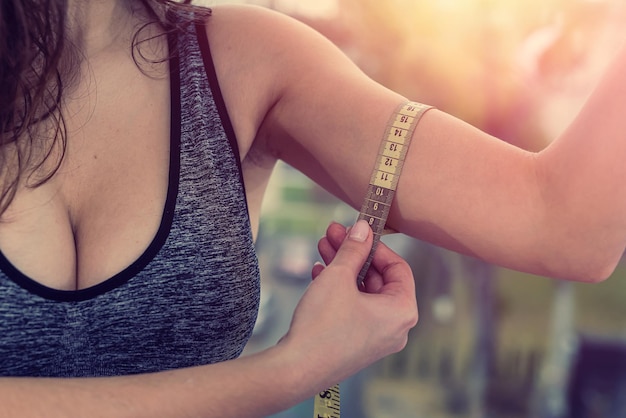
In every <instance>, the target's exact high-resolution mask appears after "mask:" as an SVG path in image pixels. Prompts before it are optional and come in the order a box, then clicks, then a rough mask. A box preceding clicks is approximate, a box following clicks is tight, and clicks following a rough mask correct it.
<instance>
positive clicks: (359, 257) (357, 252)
mask: <svg viewBox="0 0 626 418" xmlns="http://www.w3.org/2000/svg"><path fill="white" fill-rule="evenodd" d="M371 248H372V229H371V228H370V226H369V224H368V223H367V222H366V221H364V220H359V221H357V223H355V224H354V226H353V227H352V228H350V230H349V231H348V234H347V236H346V239H344V240H343V242H342V243H341V246H340V247H339V249H338V250H337V255H335V258H334V260H333V261H332V262H331V263H330V265H329V266H333V265H334V266H343V267H345V268H349V269H350V271H352V272H353V273H354V275H355V278H356V275H358V274H359V271H360V270H361V267H362V266H363V264H364V263H365V260H367V257H368V255H369V253H370V250H371Z"/></svg>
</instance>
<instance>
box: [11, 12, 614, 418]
mask: <svg viewBox="0 0 626 418" xmlns="http://www.w3.org/2000/svg"><path fill="white" fill-rule="evenodd" d="M125 4H126V3H125V2H123V1H122V0H120V1H117V2H115V1H93V2H87V1H79V0H76V1H74V2H71V7H72V10H74V11H76V14H75V15H74V16H75V20H74V21H73V24H74V25H73V26H71V28H72V31H73V32H72V34H73V35H74V36H75V37H76V38H77V41H80V42H78V43H79V44H80V45H81V47H82V49H83V52H84V60H83V62H82V67H81V73H80V74H81V77H80V78H79V81H78V83H77V84H76V85H74V86H72V89H71V90H70V91H69V93H68V96H67V98H66V101H65V102H64V109H63V110H64V112H65V114H66V115H67V118H68V132H69V138H68V141H69V149H68V152H67V155H66V159H65V160H64V162H63V166H62V167H61V170H60V171H59V173H58V174H57V175H56V176H55V177H54V178H53V179H52V180H51V181H50V182H49V183H47V184H45V185H44V186H42V187H39V188H37V189H34V190H32V189H26V188H22V189H21V190H20V191H19V193H18V196H17V198H16V199H15V201H14V202H13V204H12V205H11V207H10V208H9V210H8V211H7V212H6V213H5V214H4V215H3V222H2V223H0V249H2V252H3V253H4V254H5V255H6V257H7V258H8V259H9V260H10V261H11V262H12V263H13V264H14V265H15V266H16V267H18V268H19V269H21V270H22V271H23V272H24V273H25V274H27V275H28V276H30V277H31V278H33V279H34V280H37V281H39V282H40V283H42V284H44V285H46V286H49V287H52V288H55V289H64V290H75V289H84V288H87V287H90V286H93V285H95V284H97V283H100V282H102V281H104V280H106V279H107V278H109V277H111V276H112V275H114V274H115V273H117V272H119V271H121V270H122V269H124V267H126V266H128V265H129V264H130V263H132V262H133V261H134V260H135V259H136V258H137V257H138V256H139V255H140V254H141V253H142V252H143V251H144V250H145V248H146V247H147V245H148V244H149V242H150V241H151V240H152V238H153V236H154V234H155V232H156V230H157V227H158V224H159V222H160V219H161V216H162V209H163V205H164V201H165V194H166V189H167V173H168V157H169V112H170V109H169V80H168V79H167V77H166V74H167V71H166V67H163V68H155V69H154V71H156V72H157V73H158V72H160V73H161V74H162V77H156V78H155V77H146V76H145V74H143V73H142V72H141V71H139V69H138V68H137V67H136V65H135V63H134V62H133V61H132V59H131V57H130V52H129V50H128V45H129V39H130V37H131V36H132V33H133V30H134V28H135V27H136V25H137V24H138V23H139V22H138V21H137V16H136V15H132V14H130V11H129V9H128V7H127V6H125ZM207 31H208V35H209V39H210V40H211V44H212V48H213V54H214V58H215V61H216V69H217V73H218V78H219V80H220V85H221V87H222V90H223V93H224V97H225V101H226V105H227V107H228V109H229V113H230V117H231V119H232V122H233V125H234V129H235V132H236V134H237V139H238V141H239V143H238V145H239V148H240V152H241V156H242V163H243V170H244V179H245V182H246V193H247V197H248V202H249V208H250V216H251V219H252V221H253V225H255V228H256V225H257V224H258V218H259V212H260V204H261V200H262V196H263V193H264V191H265V187H266V184H267V180H268V178H269V175H270V174H271V171H272V168H273V166H274V164H275V162H276V161H277V160H278V159H282V160H284V161H286V162H288V163H290V164H291V165H293V166H295V167H296V168H298V169H300V170H301V171H302V172H304V173H305V174H307V175H308V176H310V177H311V178H312V179H313V180H315V181H316V182H318V183H319V184H321V185H322V186H323V187H325V188H326V189H328V190H329V191H331V192H333V193H335V194H336V195H337V196H338V197H340V198H342V199H344V200H345V201H347V202H348V203H350V204H352V205H354V206H358V205H359V204H360V202H361V199H362V197H363V193H364V191H365V188H366V186H367V183H368V180H369V175H370V171H371V168H372V164H373V161H374V159H375V156H376V152H377V149H378V145H379V143H380V140H381V138H380V135H381V132H382V131H383V129H384V126H385V124H386V122H387V119H388V117H389V115H390V114H391V113H392V112H393V110H394V109H395V108H396V107H397V105H398V104H400V103H403V102H405V101H406V100H407V99H406V98H404V97H401V96H400V95H398V94H396V93H394V92H392V91H390V90H388V89H386V88H384V87H382V86H380V85H378V84H376V83H374V82H373V81H371V80H369V79H368V78H367V77H365V76H364V75H363V74H362V73H361V72H360V71H359V70H358V69H357V68H356V67H355V66H354V65H353V64H352V63H351V62H350V61H349V60H348V59H347V58H346V57H345V56H344V55H343V54H342V53H341V52H340V51H339V50H338V49H337V48H336V47H334V46H333V45H331V44H330V43H329V42H328V41H327V40H325V39H324V38H323V37H321V36H320V35H318V34H317V33H315V32H314V31H312V30H310V29H309V28H307V27H305V26H303V25H302V24H300V23H297V22H295V21H293V20H291V19H289V18H287V17H284V16H281V15H278V14H276V13H273V12H270V11H267V10H263V9H260V8H251V7H237V6H223V7H216V8H215V9H214V13H213V16H212V17H211V18H209V21H208V24H207ZM155 42H164V41H163V40H162V39H161V40H158V41H155ZM303 46H306V47H303ZM156 47H157V49H158V48H163V47H164V45H163V44H162V43H161V44H159V45H156ZM624 67H626V54H622V55H620V56H619V57H618V59H617V60H616V63H615V65H614V67H613V69H612V70H610V71H609V72H608V73H607V76H606V78H605V79H604V81H603V83H602V84H601V85H600V86H599V87H598V89H597V90H596V92H595V93H594V95H593V96H592V97H591V98H590V100H589V102H588V105H587V106H586V107H585V108H584V109H583V111H582V112H581V114H580V115H579V116H578V117H577V119H576V120H575V121H574V123H573V125H572V127H571V128H570V129H568V130H567V131H566V132H565V133H564V134H563V135H562V136H561V137H560V138H558V139H557V140H556V141H554V142H553V144H552V145H551V146H550V147H548V148H547V149H546V150H544V151H541V152H539V153H531V152H527V151H523V150H521V149H518V148H516V147H514V146H511V145H509V144H506V143H504V142H502V141H500V140H498V139H496V138H493V137H490V136H488V135H486V134H485V133H483V132H480V131H479V130H477V129H475V128H473V127H471V126H469V125H467V124H465V123H463V122H462V121H459V120H457V119H455V118H453V117H451V116H449V115H446V114H444V113H443V112H440V111H436V110H434V111H429V112H428V113H427V114H426V115H425V116H424V118H423V119H422V121H421V122H420V124H419V127H418V129H417V131H416V133H415V137H414V139H413V146H412V147H411V150H410V152H409V155H408V156H407V162H406V166H405V169H404V174H403V177H402V179H401V181H400V184H399V187H398V192H397V198H396V201H395V204H394V207H393V210H392V213H391V217H390V224H391V226H393V227H394V228H395V229H397V230H399V231H401V232H404V233H407V234H409V235H412V236H415V237H418V238H421V239H425V240H429V241H431V242H433V243H436V244H438V245H442V246H445V247H447V248H451V249H453V250H456V251H461V252H464V253H468V254H472V255H475V256H478V257H481V258H483V259H485V260H487V261H489V262H492V263H495V264H499V265H503V266H506V267H510V268H514V269H518V270H522V271H528V272H533V273H537V274H542V275H546V276H552V277H561V278H566V279H571V280H582V281H592V282H593V281H599V280H602V279H605V278H606V277H607V276H608V275H610V273H611V272H612V271H613V269H614V267H615V265H616V263H617V261H618V259H619V257H620V256H621V254H622V252H623V250H624V245H625V242H624V241H625V238H624V237H626V216H624V214H626V190H624V188H623V187H622V184H621V181H620V179H621V178H623V177H624V174H626V173H624V170H626V167H625V166H624V164H623V163H622V160H623V158H622V156H623V155H624V154H626V142H625V141H624V140H623V138H622V135H621V132H623V130H624V129H623V126H622V125H623V117H622V116H621V113H622V109H623V108H624V105H626V81H625V80H623V77H622V76H621V75H622V74H624V73H625V71H624V70H626V68H624ZM252 69H253V70H252ZM337 86H341V88H337ZM411 99H413V100H417V101H419V97H416V98H411ZM589 138H593V140H589ZM609 150H610V151H609ZM354 230H356V229H353V231H354ZM342 233H343V232H341V231H338V230H337V226H332V229H331V230H329V237H328V240H327V241H325V242H326V243H322V244H320V245H321V248H320V250H321V252H322V254H323V255H324V257H325V259H326V260H327V261H328V262H329V265H328V266H327V267H326V268H325V269H323V270H322V271H320V267H316V268H315V269H314V272H313V274H314V276H315V277H316V280H315V281H314V282H313V284H312V285H311V287H310V288H309V290H308V291H307V294H306V295H305V296H304V298H303V300H302V301H301V303H300V305H299V307H298V309H297V311H296V315H295V317H294V321H293V323H292V328H291V329H290V331H289V334H288V335H287V336H286V338H285V339H283V340H282V341H281V343H280V344H278V345H277V346H276V347H274V348H272V349H270V350H267V351H265V352H262V353H260V354H258V355H256V356H254V357H251V358H243V359H238V360H234V361H230V362H225V363H221V364H217V365H211V366H202V367H197V368H192V369H185V370H178V371H173V372H167V373H157V374H154V375H140V376H134V377H119V378H107V379H88V380H83V379H79V380H73V379H69V380H67V379H66V380H55V379H43V380H40V379H19V380H15V379H0V397H2V399H3V400H4V399H9V400H11V401H9V402H4V401H3V402H2V403H0V415H2V413H5V414H7V415H9V416H11V415H12V414H13V415H15V414H17V413H19V415H20V416H29V415H28V413H29V412H30V414H31V415H30V416H39V415H41V414H43V413H44V412H45V414H46V416H55V413H56V414H57V416H65V417H68V416H72V414H75V416H86V415H89V416H94V415H93V411H100V412H101V415H102V416H144V415H142V414H145V416H155V411H158V415H159V416H162V417H169V416H171V417H175V416H183V417H184V416H215V415H216V414H217V412H218V411H219V412H220V416H233V417H244V416H264V415H267V414H269V413H271V412H275V411H278V410H280V409H284V408H286V407H288V406H289V405H293V404H295V403H296V402H298V401H300V400H302V399H304V398H306V397H308V396H311V395H312V394H313V393H315V391H317V390H319V389H322V388H323V387H325V386H328V385H330V384H332V383H335V382H337V381H339V380H341V379H342V378H345V377H346V376H348V375H349V374H351V373H354V372H355V371H357V370H359V369H360V368H362V367H365V366H366V365H368V364H370V363H371V362H373V361H375V360H377V359H379V358H381V357H383V356H384V355H387V354H389V353H391V352H394V351H397V350H399V349H401V348H402V347H403V345H404V344H405V342H406V334H407V332H408V330H409V329H410V328H411V327H412V326H413V325H414V324H415V322H416V320H417V308H416V306H415V301H414V293H413V292H414V290H413V283H412V276H411V273H410V270H409V269H408V267H407V266H406V263H404V262H403V261H402V260H401V259H400V258H399V257H397V256H396V255H395V254H393V253H392V252H391V251H389V250H388V249H386V248H385V247H384V246H383V247H381V250H380V251H378V254H377V258H376V260H375V264H376V265H377V266H378V271H380V272H382V274H380V273H379V274H376V275H375V277H373V278H372V279H371V282H370V285H369V289H368V290H369V291H370V292H372V293H363V292H360V291H359V290H358V289H357V288H356V285H355V284H354V281H355V280H354V278H355V276H356V273H357V272H358V267H359V265H360V263H362V261H363V260H364V259H365V256H366V254H367V251H368V249H369V243H370V242H371V232H370V233H369V234H367V235H366V236H367V238H366V239H365V242H361V241H360V240H358V239H352V240H350V239H345V240H343V241H341V239H340V238H338V236H340V235H341V234H342ZM50 237H54V239H50ZM342 243H343V245H344V246H345V247H341V248H339V252H337V249H338V247H339V246H340V245H342ZM590 243H593V245H590ZM342 249H345V250H344V251H343V252H342ZM341 280H343V281H341ZM340 281H341V282H340ZM338 283H341V284H340V285H338ZM337 289H340V290H337ZM322 301H323V302H324V303H330V304H333V306H335V310H334V311H333V315H334V317H333V318H334V320H333V321H330V322H333V323H334V324H335V325H334V326H333V327H332V328H331V329H322V328H316V326H317V327H319V323H320V322H322V321H323V320H324V319H325V318H323V317H320V316H319V309H318V307H319V304H320V303H322ZM390 306H393V307H394V308H393V309H390ZM337 318H341V319H342V320H341V321H338V320H337ZM327 319H329V318H327ZM355 323H362V324H368V326H363V327H354V324H355ZM304 330H307V331H306V332H305V331H304ZM311 330H317V332H319V333H327V334H325V335H327V337H328V338H330V339H331V340H332V341H334V344H333V345H332V346H333V349H334V350H335V352H334V354H335V356H333V358H334V359H335V360H336V361H334V362H331V363H330V364H327V367H326V368H319V367H318V365H319V363H320V362H319V361H318V360H320V359H321V358H322V356H324V355H325V351H323V350H322V349H317V350H316V349H311V348H310V347H311V346H315V345H316V344H314V343H313V341H312V340H311V338H312V337H311V335H317V334H315V333H312V332H311ZM347 333H350V335H351V338H350V341H362V342H363V344H362V345H359V344H352V343H351V342H347V341H346V339H345V338H344V336H345V335H347ZM365 342H367V344H366V343H365ZM304 347H307V348H306V350H305V349H304ZM270 370H271V372H270ZM270 375H271V376H270ZM225 376H228V378H225ZM268 376H270V377H268ZM268 379H270V380H271V381H268ZM268 386H271V387H273V388H274V389H275V390H274V391H272V392H275V393H270V394H268V393H267V391H266V390H265V389H266V388H267V387H268ZM35 401H36V402H35ZM70 401H71V402H70ZM68 405H69V407H68ZM223 405H228V407H226V410H224V409H223V408H224V407H223ZM2 408H4V410H3V409H2ZM12 408H13V409H12ZM28 408H32V410H30V411H29V410H28ZM216 408H219V409H216Z"/></svg>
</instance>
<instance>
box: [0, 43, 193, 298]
mask: <svg viewBox="0 0 626 418" xmlns="http://www.w3.org/2000/svg"><path fill="white" fill-rule="evenodd" d="M177 37H178V33H177V32H176V31H174V32H173V33H170V34H169V35H168V47H169V50H170V51H176V42H177ZM169 66H170V102H171V104H170V106H171V110H170V158H169V164H170V166H169V179H168V181H169V184H168V189H167V197H166V199H165V206H164V209H163V215H162V217H161V224H160V225H159V229H158V231H157V233H156V235H155V237H154V238H153V240H152V242H151V243H150V244H149V245H148V247H147V248H146V250H145V251H144V253H143V254H142V255H141V256H139V258H138V259H137V260H135V261H134V262H133V263H132V264H131V265H129V266H128V267H126V268H125V269H124V270H122V271H121V272H119V273H117V274H115V275H114V276H113V277H111V278H109V279H107V280H105V281H103V282H101V283H99V284H97V285H94V286H91V287H88V288H86V289H79V290H59V289H54V288H51V287H48V286H45V285H43V284H41V283H39V282H37V281H36V280H33V279H31V278H30V277H28V276H26V275H25V274H23V273H22V272H21V271H19V270H18V269H17V268H16V267H15V266H14V265H13V264H11V262H10V261H9V260H8V259H7V258H6V257H5V256H4V254H3V253H2V251H0V270H2V271H4V273H5V274H6V275H7V276H8V277H9V278H10V279H11V280H12V281H13V282H15V283H16V284H17V285H19V286H20V287H22V288H24V289H26V290H28V291H29V292H31V293H34V294H36V295H38V296H41V297H43V298H45V299H50V300H57V301H68V302H69V301H84V300H88V299H93V298H95V297H96V296H99V295H102V294H105V293H107V292H109V291H111V290H113V289H115V288H117V287H119V286H121V285H123V284H124V283H126V282H128V281H129V280H130V279H131V278H133V277H134V276H136V275H137V274H138V273H139V272H140V271H141V270H143V269H144V268H145V267H146V266H147V265H148V264H149V263H150V262H151V261H152V260H153V259H154V258H155V257H156V255H157V254H158V252H159V251H160V250H161V248H162V247H163V245H164V244H165V241H166V240H167V237H168V236H169V233H170V229H171V227H172V222H173V219H174V209H175V207H176V200H177V198H178V186H179V179H180V140H181V98H180V61H179V58H178V57H177V56H176V54H174V56H173V57H172V58H171V59H170V60H169Z"/></svg>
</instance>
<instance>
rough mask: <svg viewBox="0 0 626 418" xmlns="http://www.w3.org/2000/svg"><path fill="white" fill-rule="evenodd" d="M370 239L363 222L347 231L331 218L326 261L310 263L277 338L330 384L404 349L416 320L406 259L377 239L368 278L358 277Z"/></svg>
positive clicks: (323, 246)
mask: <svg viewBox="0 0 626 418" xmlns="http://www.w3.org/2000/svg"><path fill="white" fill-rule="evenodd" d="M371 246H372V231H371V229H370V227H369V225H368V224H367V223H366V222H365V221H359V222H357V224H356V225H355V226H354V227H353V228H351V229H350V230H349V231H346V229H345V228H344V227H343V226H341V225H339V224H332V225H331V226H330V227H329V228H328V231H327V235H326V237H324V238H322V240H321V241H320V245H319V248H320V253H321V255H322V258H323V259H324V261H326V262H327V266H326V267H324V266H321V265H319V264H318V265H316V266H315V267H314V268H313V278H314V280H313V282H312V283H311V284H310V286H309V288H308V289H307V291H306V292H305V294H304V296H303V297H302V299H301V301H300V303H299V304H298V306H297V307H296V311H295V313H294V317H293V320H292V323H291V327H290V329H289V332H288V333H287V335H286V336H285V337H284V338H283V339H282V340H281V343H280V344H287V345H291V349H292V350H294V352H299V353H302V354H303V355H304V356H305V357H306V361H307V362H308V363H309V364H310V365H311V366H310V367H309V368H307V369H311V370H310V371H309V372H307V375H306V377H305V378H306V379H309V382H313V381H315V382H319V385H320V386H319V388H320V390H321V389H323V388H325V387H329V386H331V385H333V384H335V383H337V382H339V381H341V380H343V379H345V378H346V377H348V376H350V375H352V374H354V373H356V372H357V371H358V370H360V369H362V368H364V367H366V366H368V365H369V364H371V363H373V362H375V361H376V360H379V359H380V358H382V357H384V356H386V355H388V354H391V353H394V352H397V351H400V350H402V349H403V348H404V347H405V345H406V342H407V335H408V331H409V330H410V329H411V328H412V327H413V326H415V324H416V323H417V318H418V314H417V303H416V300H415V284H414V279H413V274H412V273H411V269H410V267H409V266H408V264H407V263H406V262H405V261H404V260H403V259H402V258H401V257H400V256H398V255H397V254H395V253H394V252H393V251H391V250H390V249H389V248H388V247H386V246H384V245H380V246H379V247H378V250H377V251H376V255H375V256H374V260H373V263H372V265H373V266H374V267H375V271H374V272H373V273H372V272H370V274H369V276H368V278H367V279H366V282H367V283H366V286H365V289H364V290H365V291H361V290H360V289H359V287H358V285H357V280H356V279H357V276H358V274H359V271H360V269H361V266H362V265H363V263H364V262H365V260H366V259H367V256H368V254H369V252H370V248H371Z"/></svg>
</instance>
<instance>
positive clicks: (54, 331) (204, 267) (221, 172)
mask: <svg viewBox="0 0 626 418" xmlns="http://www.w3.org/2000/svg"><path fill="white" fill-rule="evenodd" d="M169 42H170V51H178V52H177V54H176V55H177V56H176V58H174V59H173V60H172V61H171V64H170V67H171V93H172V94H171V97H172V106H171V107H172V114H171V118H172V122H171V127H172V128H171V151H170V177H169V190H168V195H167V200H166V204H165V208H164V211H163V217H162V220H161V225H160V228H159V230H158V233H157V234H156V236H155V237H154V240H153V241H152V243H151V244H150V246H149V247H148V249H147V250H146V251H145V253H144V254H143V255H142V256H141V257H140V258H139V259H137V260H136V261H135V262H134V263H133V264H132V265H131V266H129V267H128V268H126V269H125V270H123V271H122V272H120V273H119V274H116V275H115V276H114V277H111V278H110V279H108V280H106V281H105V282H103V283H101V284H99V285H97V286H94V287H91V288H88V289H84V290H78V291H60V290H55V289H51V288H48V287H46V286H43V285H41V284H39V283H37V282H35V281H33V280H31V279H30V278H28V277H26V276H25V275H24V274H22V273H20V272H19V271H18V270H17V269H16V268H15V267H14V266H12V265H11V263H10V262H9V261H8V260H7V259H6V258H5V257H4V255H2V253H1V252H0V375H3V376H59V377H79V376H112V375H124V374H135V373H145V372H155V371H161V370H167V369H174V368H181V367H188V366H194V365H199V364H208V363H214V362H219V361H223V360H227V359H231V358H234V357H237V356H238V355H239V354H240V353H241V351H242V350H243V348H244V346H245V344H246V342H247V340H248V338H249V337H250V334H251V332H252V328H253V325H254V322H255V319H256V314H257V310H258V298H259V270H258V263H257V259H256V255H255V253H254V245H253V242H252V235H251V230H250V222H249V218H248V211H247V206H246V199H245V193H244V187H243V182H242V175H241V167H240V164H239V154H238V150H237V143H236V140H235V136H234V132H233V129H232V126H231V123H230V120H229V118H228V115H227V113H226V107H225V105H224V102H223V99H222V96H221V93H220V90H219V85H218V82H217V78H216V75H215V70H214V67H213V62H212V58H211V55H210V50H209V43H208V39H207V37H206V31H205V29H204V27H203V26H202V25H200V24H190V25H188V26H187V29H184V30H179V31H177V32H176V33H175V34H172V35H170V38H169Z"/></svg>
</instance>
